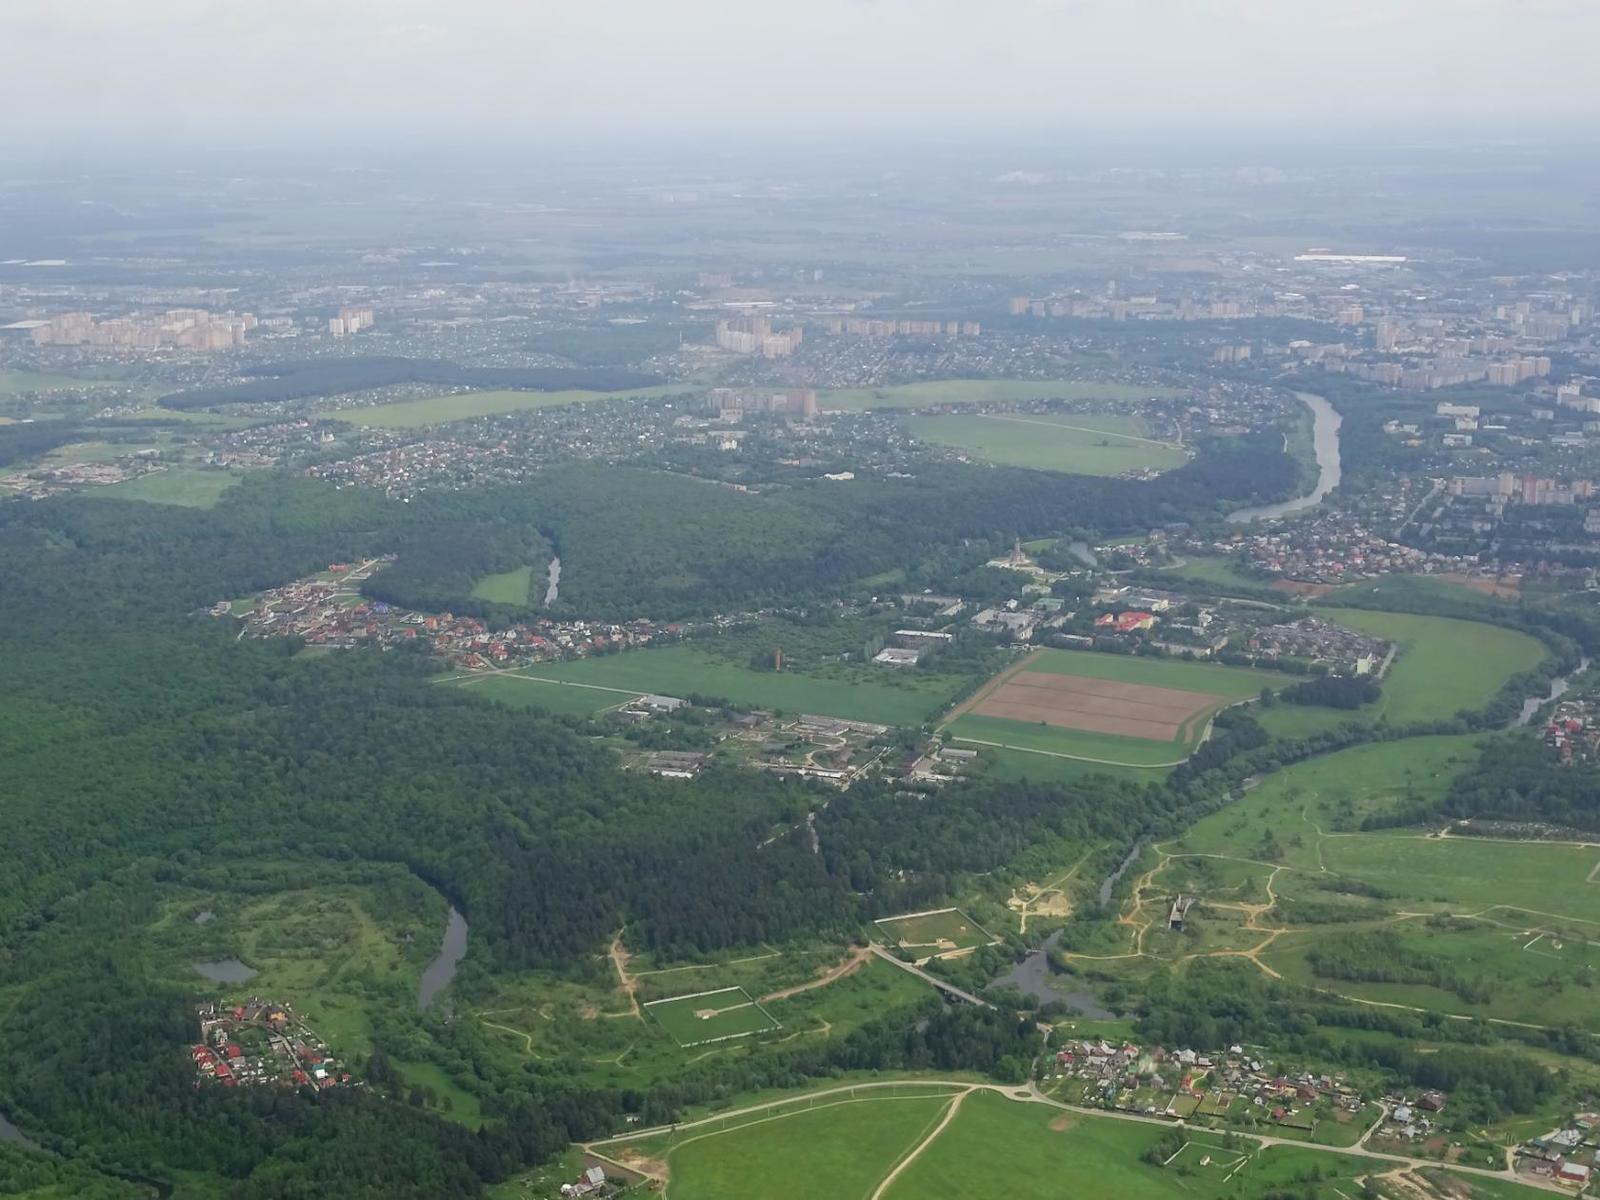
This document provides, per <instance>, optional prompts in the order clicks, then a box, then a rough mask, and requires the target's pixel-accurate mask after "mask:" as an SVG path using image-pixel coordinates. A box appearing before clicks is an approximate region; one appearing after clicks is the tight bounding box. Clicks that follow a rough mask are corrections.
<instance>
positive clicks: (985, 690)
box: [939, 650, 1044, 729]
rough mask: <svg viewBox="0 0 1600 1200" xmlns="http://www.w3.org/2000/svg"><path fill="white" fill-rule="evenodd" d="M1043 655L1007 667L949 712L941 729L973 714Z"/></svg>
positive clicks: (1034, 653)
mask: <svg viewBox="0 0 1600 1200" xmlns="http://www.w3.org/2000/svg"><path fill="white" fill-rule="evenodd" d="M1043 653H1044V651H1043V650H1034V651H1032V652H1031V653H1028V654H1025V655H1023V656H1022V657H1021V658H1020V659H1018V660H1017V661H1016V662H1015V663H1013V664H1012V665H1011V666H1009V667H1007V668H1006V669H1005V670H1004V671H1001V672H1000V674H998V675H996V676H995V677H994V678H993V679H991V680H989V682H988V683H986V684H984V685H983V686H982V687H980V688H979V689H978V690H977V691H975V692H973V693H972V695H970V696H968V697H967V698H966V699H965V700H963V701H962V702H961V703H960V704H958V705H956V706H955V707H954V708H952V709H951V710H950V711H949V712H947V713H946V714H945V715H944V719H943V720H942V721H940V722H939V728H940V729H943V728H944V727H945V726H946V725H948V724H950V722H952V721H954V720H955V719H956V718H957V717H961V716H965V715H966V714H967V713H969V712H971V711H972V710H973V709H974V708H976V707H977V706H978V705H979V704H981V703H982V702H983V701H984V700H985V699H987V698H988V696H989V693H991V692H993V691H994V690H995V689H996V688H998V687H999V686H1000V685H1001V684H1003V683H1005V681H1006V680H1008V679H1010V678H1011V677H1012V676H1013V675H1015V674H1017V672H1019V671H1026V670H1027V669H1028V666H1029V665H1030V664H1031V663H1032V662H1034V660H1036V659H1037V658H1038V657H1039V656H1040V655H1041V654H1043Z"/></svg>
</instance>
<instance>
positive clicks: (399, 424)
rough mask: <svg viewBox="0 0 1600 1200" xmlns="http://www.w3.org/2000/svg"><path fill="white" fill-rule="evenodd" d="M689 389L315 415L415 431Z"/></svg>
mask: <svg viewBox="0 0 1600 1200" xmlns="http://www.w3.org/2000/svg"><path fill="white" fill-rule="evenodd" d="M685 390H686V389H685V388H684V387H683V386H682V385H681V384H663V385H661V386H658V387H648V388H633V389H630V390H628V391H621V392H592V391H586V390H582V389H571V390H567V391H560V392H523V391H484V392H454V393H451V394H449V395H444V396H428V397H426V398H424V399H421V400H402V401H398V402H396V403H394V404H375V405H372V406H370V407H365V408H330V409H324V410H323V411H322V412H319V413H317V414H316V419H317V420H321V421H348V422H349V423H350V424H352V425H366V426H369V427H371V428H374V429H415V428H419V427H421V426H424V425H442V424H445V423H447V422H450V421H467V420H471V419H472V418H473V417H491V416H499V415H501V414H503V413H513V412H526V411H528V410H530V409H535V408H555V407H557V406H559V405H563V404H587V403H590V402H591V401H595V400H626V399H642V398H647V397H652V396H670V395H674V394H676V393H679V392H683V391H685Z"/></svg>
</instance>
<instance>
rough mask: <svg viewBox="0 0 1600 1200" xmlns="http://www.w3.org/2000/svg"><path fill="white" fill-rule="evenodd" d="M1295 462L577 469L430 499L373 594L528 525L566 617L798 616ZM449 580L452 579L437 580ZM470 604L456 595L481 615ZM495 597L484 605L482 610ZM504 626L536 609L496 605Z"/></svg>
mask: <svg viewBox="0 0 1600 1200" xmlns="http://www.w3.org/2000/svg"><path fill="white" fill-rule="evenodd" d="M1293 469H1294V464H1293V461H1292V460H1291V459H1289V458H1288V457H1287V456H1285V455H1284V454H1282V453H1281V451H1280V450H1279V449H1278V448H1277V447H1276V446H1275V445H1270V444H1255V443H1251V444H1250V445H1248V446H1246V447H1243V448H1241V447H1235V446H1229V447H1228V448H1225V449H1221V450H1218V451H1216V452H1215V453H1208V454H1202V455H1201V456H1200V457H1199V458H1197V459H1195V460H1194V461H1192V462H1190V463H1189V464H1188V465H1186V466H1184V467H1182V468H1180V469H1179V470H1177V471H1172V472H1168V473H1167V474H1165V475H1162V476H1161V477H1160V478H1158V479H1155V480H1152V481H1149V482H1134V481H1130V480H1121V479H1099V478H1093V477H1089V476H1076V475H1065V474H1059V473H1054V472H1043V471H1027V470H1021V469H1005V468H1000V469H996V468H980V467H958V466H952V467H950V468H948V469H945V470H941V471H940V472H938V473H936V474H934V475H930V476H929V477H928V478H921V477H919V478H916V479H911V480H893V479H884V480H858V481H856V482H854V483H851V484H849V485H847V486H840V485H838V484H835V483H817V482H808V483H805V484H802V485H798V486H795V487H792V488H787V489H782V490H779V491H776V492H773V493H771V494H766V495H755V494H751V493H746V492H739V491H735V490H733V489H731V488H725V487H722V486H719V485H717V484H714V483H709V482H706V481H703V480H696V479H691V478H688V477H686V476H681V475H673V474H666V473H662V472H654V471H646V470H639V469H629V468H616V467H596V466H587V465H583V466H572V467H564V468H559V469H556V470H551V471H547V472H544V473H542V474H541V475H540V476H539V477H538V478H536V479H534V480H533V481H531V482H530V483H528V484H525V485H521V486H517V487H506V488H492V489H481V490H476V491H470V492H450V493H429V494H425V495H423V496H421V497H419V498H418V499H417V501H415V502H414V503H413V504H412V505H410V506H408V507H409V508H410V509H411V510H412V511H410V512H409V513H407V514H406V516H405V518H404V520H405V522H406V524H407V526H408V528H409V529H411V530H414V531H415V533H414V535H412V536H411V540H410V542H409V543H408V544H409V553H410V555H411V556H412V558H413V561H412V562H411V563H409V564H408V563H406V561H405V558H406V554H407V551H404V550H403V551H402V560H401V563H400V564H398V570H396V571H393V572H391V573H390V575H391V578H390V579H389V580H386V581H383V582H374V583H373V584H372V585H371V586H370V587H369V589H368V591H369V593H370V594H372V595H382V596H383V598H385V599H390V600H393V601H394V602H395V603H399V604H406V605H409V606H413V607H427V606H429V605H430V604H436V603H437V602H438V601H439V598H440V596H441V594H442V593H444V592H446V591H447V590H448V588H449V587H450V586H454V585H455V584H457V583H459V580H460V576H461V564H462V561H463V559H462V557H461V555H462V553H464V552H458V551H457V550H455V549H453V548H450V547H447V548H445V549H444V550H442V551H439V550H435V549H434V548H432V543H434V542H437V541H450V542H453V541H458V540H461V539H462V538H463V537H465V538H467V539H468V540H469V543H470V544H471V545H474V546H477V547H478V549H477V550H476V551H474V552H473V554H474V558H473V561H474V562H475V563H476V564H478V565H480V566H482V567H483V572H484V573H489V572H491V571H500V570H506V569H508V567H509V566H512V565H521V564H520V563H513V562H512V561H511V560H512V559H513V558H514V556H515V547H516V545H517V544H518V543H519V542H520V540H522V539H525V538H526V536H527V534H528V532H529V531H530V530H536V531H537V532H538V533H539V534H540V535H542V536H543V537H544V538H545V539H546V540H547V541H548V542H549V543H550V544H551V545H552V546H553V547H554V548H555V551H556V552H557V553H558V554H560V556H561V563H562V577H561V596H560V601H559V608H558V611H560V612H570V613H581V614H583V615H586V616H594V617H605V618H610V619H631V618H633V617H638V616H654V617H672V616H693V615H703V614H707V613H710V612H713V611H716V610H718V609H722V608H727V607H730V606H747V607H763V606H773V607H789V606H792V605H794V604H796V603H797V602H803V601H804V600H806V599H809V598H813V597H817V596H820V595H824V594H836V593H838V592H840V591H843V590H848V589H849V588H851V586H852V585H854V584H855V583H856V582H857V581H859V580H861V579H865V578H868V577H871V576H874V575H878V574H882V573H884V572H887V571H895V570H905V569H907V568H908V567H910V568H912V569H913V573H916V568H917V567H918V566H919V564H921V563H923V562H924V561H937V562H943V563H948V562H950V561H951V559H950V551H951V549H952V548H953V547H958V546H960V545H962V544H963V543H964V542H970V541H972V540H974V539H982V540H985V541H987V542H989V543H992V544H995V545H1003V544H1008V543H1009V542H1010V541H1011V539H1012V538H1014V537H1016V536H1019V535H1026V534H1029V533H1036V532H1040V531H1047V530H1050V529H1055V528H1059V527H1061V526H1062V525H1063V524H1065V523H1066V522H1067V521H1069V520H1076V521H1083V522H1093V523H1095V524H1096V525H1097V526H1098V527H1099V528H1101V529H1102V530H1105V531H1107V532H1129V531H1132V530H1143V529H1149V528H1151V527H1153V526H1156V525H1160V524H1163V523H1166V522H1169V521H1180V520H1191V519H1194V518H1197V517H1200V516H1204V515H1206V514H1210V513H1214V512H1215V511H1216V507H1217V505H1218V503H1219V502H1221V501H1250V502H1254V501H1256V500H1262V499H1270V498H1272V497H1274V496H1277V495H1280V494H1284V493H1286V492H1287V490H1288V489H1289V488H1290V486H1291V485H1292V483H1293ZM434 574H437V576H438V578H434V577H432V576H433V575H434ZM472 603H473V602H472V601H471V600H470V597H467V596H465V595H463V596H462V597H460V598H459V599H458V600H456V601H454V602H452V604H451V605H450V607H451V608H452V610H453V611H456V612H469V611H474V610H473V608H472V607H471V605H472ZM479 603H480V604H481V602H479ZM483 611H484V612H486V613H497V614H498V615H499V616H501V617H503V618H505V619H508V620H509V619H515V618H516V617H517V616H518V615H527V614H528V613H531V611H532V609H531V607H529V608H527V609H523V610H517V609H515V608H504V609H500V610H490V609H483Z"/></svg>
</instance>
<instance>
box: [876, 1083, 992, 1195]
mask: <svg viewBox="0 0 1600 1200" xmlns="http://www.w3.org/2000/svg"><path fill="white" fill-rule="evenodd" d="M973 1090H974V1089H971V1088H968V1089H967V1090H966V1091H964V1092H957V1093H956V1097H955V1099H954V1100H952V1101H950V1106H949V1107H948V1108H946V1109H945V1110H944V1117H943V1119H942V1120H940V1122H939V1123H938V1124H937V1125H935V1126H934V1127H933V1129H932V1130H930V1131H929V1133H928V1136H927V1137H925V1138H923V1139H922V1140H921V1141H920V1142H918V1143H917V1144H916V1146H914V1147H913V1148H912V1150H911V1153H910V1154H908V1155H906V1156H905V1157H904V1158H902V1159H901V1160H900V1161H899V1162H897V1163H895V1165H894V1169H893V1170H892V1171H890V1172H889V1173H888V1174H887V1175H885V1176H884V1177H883V1180H882V1182H880V1183H879V1184H878V1186H877V1187H876V1188H874V1189H873V1191H872V1196H871V1200H882V1198H883V1195H884V1193H885V1192H887V1191H888V1190H889V1188H890V1186H891V1185H892V1184H893V1183H894V1181H895V1180H896V1179H897V1178H899V1175H900V1172H901V1171H904V1170H905V1169H906V1168H907V1167H909V1166H910V1165H911V1164H912V1163H914V1162H916V1161H917V1157H918V1155H920V1154H921V1153H922V1152H923V1151H924V1150H926V1149H927V1148H928V1147H929V1146H931V1145H933V1143H934V1142H935V1141H936V1140H938V1137H939V1135H940V1134H941V1133H943V1132H944V1130H945V1126H946V1125H948V1124H950V1122H951V1121H953V1120H955V1119H956V1113H957V1112H959V1111H960V1110H961V1102H962V1101H963V1100H965V1099H966V1098H967V1097H968V1096H970V1095H972V1092H973Z"/></svg>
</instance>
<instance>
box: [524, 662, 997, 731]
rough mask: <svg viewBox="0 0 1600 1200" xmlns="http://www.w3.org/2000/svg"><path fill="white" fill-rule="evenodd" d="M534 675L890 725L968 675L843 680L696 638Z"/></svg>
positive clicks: (943, 699) (937, 700) (933, 703)
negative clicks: (755, 664) (756, 663)
mask: <svg viewBox="0 0 1600 1200" xmlns="http://www.w3.org/2000/svg"><path fill="white" fill-rule="evenodd" d="M528 674H530V675H537V676H542V677H545V678H549V679H561V680H571V681H573V682H576V683H592V684H599V685H602V686H605V687H614V688H618V689H620V690H624V691H638V692H653V693H656V694H659V695H665V696H688V695H691V694H694V695H703V696H715V697H717V698H719V699H722V700H727V701H731V702H733V703H736V704H751V705H756V706H759V707H762V708H774V709H782V710H783V711H784V712H789V713H802V712H804V713H820V714H822V715H824V716H830V717H840V718H843V719H845V720H851V721H875V722H878V723H880V724H883V725H918V724H921V723H922V722H923V721H925V720H927V719H928V718H929V717H930V716H931V715H932V714H933V713H934V712H935V711H937V710H938V709H940V708H942V707H944V705H946V704H947V703H949V700H950V697H951V696H952V695H953V694H954V693H955V692H956V691H957V690H959V689H960V688H961V686H962V685H963V684H964V683H965V682H966V681H965V680H964V679H963V678H962V677H960V676H957V675H939V674H932V673H927V672H920V671H919V672H902V673H899V674H894V673H891V672H890V671H888V670H884V671H883V672H881V673H879V672H876V671H872V672H868V671H867V670H866V669H865V668H862V669H861V670H860V671H858V672H855V673H852V674H850V675H848V676H845V677H841V678H836V679H830V678H819V677H817V676H810V675H796V674H792V673H787V672H784V673H780V672H777V671H757V670H753V669H751V668H749V667H744V666H740V665H738V664H736V663H732V662H729V661H727V660H725V659H722V658H718V657H717V656H716V655H714V654H711V653H709V652H707V651H705V650H702V649H699V648H698V647H695V646H692V645H683V646H664V647H661V648H659V649H648V650H630V651H627V652H626V653H623V654H611V655H606V656H603V657H600V658H585V659H578V660H576V661H573V662H562V663H549V664H547V665H540V666H538V667H533V668H529V671H528ZM863 676H865V678H864V679H863V678H862V677H863ZM880 679H881V680H882V682H877V681H878V680H880ZM617 698H618V699H621V697H620V696H619V697H617Z"/></svg>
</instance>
